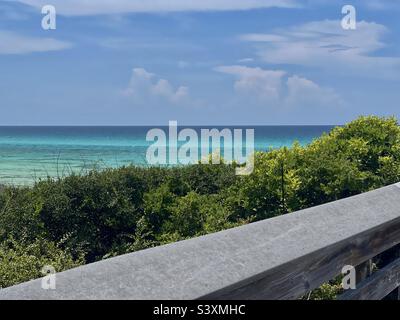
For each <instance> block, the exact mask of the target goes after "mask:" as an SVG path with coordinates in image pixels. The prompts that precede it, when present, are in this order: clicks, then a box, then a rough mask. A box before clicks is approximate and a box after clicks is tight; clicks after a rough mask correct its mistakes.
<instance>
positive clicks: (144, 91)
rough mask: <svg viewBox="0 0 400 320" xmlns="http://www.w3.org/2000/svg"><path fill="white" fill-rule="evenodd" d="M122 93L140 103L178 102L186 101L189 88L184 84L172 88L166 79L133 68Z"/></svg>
mask: <svg viewBox="0 0 400 320" xmlns="http://www.w3.org/2000/svg"><path fill="white" fill-rule="evenodd" d="M123 94H124V95H125V96H129V97H133V98H135V100H136V101H137V102H142V103H143V102H144V103H146V102H155V101H160V100H161V101H164V102H168V103H172V104H178V103H181V102H184V101H187V99H188V97H189V89H188V88H187V87H185V86H179V87H178V88H174V87H173V86H172V85H171V83H170V82H169V81H168V80H165V79H162V78H159V77H157V76H156V75H155V74H153V73H150V72H148V71H146V70H145V69H143V68H134V69H133V70H132V76H131V80H130V82H129V85H128V87H127V88H126V89H125V90H124V91H123Z"/></svg>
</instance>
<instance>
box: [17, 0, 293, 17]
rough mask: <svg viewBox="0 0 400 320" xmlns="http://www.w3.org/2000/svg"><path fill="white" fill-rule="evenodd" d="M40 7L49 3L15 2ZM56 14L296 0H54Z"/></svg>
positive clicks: (35, 0)
mask: <svg viewBox="0 0 400 320" xmlns="http://www.w3.org/2000/svg"><path fill="white" fill-rule="evenodd" d="M18 1H19V2H22V3H25V4H28V5H31V6H35V7H42V6H43V5H46V4H48V0H18ZM51 4H52V5H54V6H55V7H56V8H57V12H58V13H61V14H65V15H93V14H114V13H128V12H174V11H208V10H213V11H220V10H249V9H257V8H271V7H281V8H291V7H296V6H297V5H298V3H297V0H234V1H232V0H196V1H189V0H112V1H111V0H96V1H95V0H91V1H90V0H86V1H82V0H69V1H65V0H53V1H52V2H51Z"/></svg>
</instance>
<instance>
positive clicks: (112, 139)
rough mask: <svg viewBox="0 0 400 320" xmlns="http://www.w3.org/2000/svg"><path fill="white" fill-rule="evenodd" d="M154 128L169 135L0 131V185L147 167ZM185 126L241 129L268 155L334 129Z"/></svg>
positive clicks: (106, 129) (132, 130)
mask: <svg viewBox="0 0 400 320" xmlns="http://www.w3.org/2000/svg"><path fill="white" fill-rule="evenodd" d="M153 128H160V129H163V130H164V131H165V132H166V133H167V134H168V127H163V126H154V127H153V126H151V127H149V126H131V127H124V126H118V127H112V126H86V127H62V126H57V127H41V126H32V127H27V126H8V127H0V184H17V185H24V184H31V183H33V182H34V181H36V180H38V179H39V178H45V177H47V176H51V177H57V176H58V177H62V176H66V175H69V174H71V173H72V172H76V173H79V172H84V171H85V170H88V169H92V168H98V169H102V168H108V167H112V168H115V167H120V166H123V165H129V164H135V165H147V161H146V151H147V148H148V147H149V146H150V145H151V144H152V142H149V141H146V134H147V132H148V131H149V130H150V129H153ZM183 128H192V129H194V130H196V132H198V135H199V137H200V129H201V128H203V129H211V128H217V129H219V130H221V129H223V128H228V129H243V135H245V130H244V129H246V128H250V129H254V130H255V141H254V142H255V149H256V150H257V151H266V150H269V149H271V148H279V147H283V146H291V145H292V144H293V142H295V141H298V142H299V143H300V144H301V145H306V144H308V143H310V142H311V141H312V140H313V139H315V138H318V137H319V136H321V135H322V134H323V133H324V132H329V131H330V130H331V129H332V128H333V126H255V127H250V126H249V127H246V126H235V127H224V126H221V127H207V126H204V127H195V126H190V127H186V126H182V127H179V128H178V130H181V129H183ZM243 139H244V140H245V137H244V136H243Z"/></svg>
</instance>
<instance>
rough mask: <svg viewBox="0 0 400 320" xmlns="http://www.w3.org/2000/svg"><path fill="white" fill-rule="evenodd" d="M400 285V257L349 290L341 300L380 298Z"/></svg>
mask: <svg viewBox="0 0 400 320" xmlns="http://www.w3.org/2000/svg"><path fill="white" fill-rule="evenodd" d="M399 286H400V259H397V260H395V261H394V262H392V263H390V264H389V265H387V266H386V267H384V268H383V269H381V270H378V271H376V272H374V273H373V274H372V275H371V276H370V277H369V278H367V279H365V280H364V281H362V282H361V283H360V284H358V285H357V289H355V290H351V289H349V290H347V291H346V292H345V293H343V294H342V295H340V296H339V297H338V299H339V300H380V299H382V298H383V297H385V296H387V295H388V294H389V293H390V292H392V291H393V290H394V289H396V288H397V287H399Z"/></svg>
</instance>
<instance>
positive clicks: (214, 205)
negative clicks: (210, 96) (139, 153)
mask: <svg viewBox="0 0 400 320" xmlns="http://www.w3.org/2000/svg"><path fill="white" fill-rule="evenodd" d="M398 181H400V129H399V126H398V123H397V121H396V119H394V118H378V117H361V118H359V119H357V120H355V121H353V122H351V123H349V124H347V125H346V126H344V127H337V128H335V129H334V130H332V131H331V132H330V133H329V134H326V135H323V136H322V137H320V138H319V139H317V140H315V141H314V142H313V143H311V144H310V145H308V146H306V147H301V146H300V145H299V144H294V145H293V147H292V148H282V149H279V150H270V151H268V152H258V153H257V154H256V156H255V170H254V172H253V173H252V174H251V175H249V176H235V168H234V166H233V165H224V164H221V165H191V166H184V167H179V168H155V167H152V168H138V167H134V166H131V167H124V168H120V169H110V170H105V171H101V172H99V171H92V172H89V173H87V174H85V175H71V176H68V177H65V178H62V179H50V178H49V179H47V180H44V181H38V182H37V183H36V184H35V185H34V186H32V187H11V186H8V187H4V188H3V190H2V192H1V193H0V287H6V286H9V285H12V284H15V283H19V282H22V281H26V280H28V279H32V278H35V277H38V276H40V270H41V268H42V267H43V266H44V265H45V264H51V265H53V266H54V267H55V268H56V270H57V271H61V270H65V269H67V268H71V267H73V266H76V265H79V264H83V263H89V262H93V261H96V260H100V259H104V258H107V257H110V256H114V255H118V254H123V253H126V252H132V251H135V250H140V249H144V248H147V247H151V246H156V245H160V244H164V243H168V242H172V241H177V240H182V239H186V238H190V237H195V236H198V235H202V234H206V233H211V232H216V231H219V230H222V229H226V228H230V227H234V226H237V225H241V224H245V223H249V222H252V221H256V220H260V219H265V218H269V217H273V216H277V215H280V214H286V213H290V212H292V211H296V210H299V209H302V208H306V207H310V206H314V205H318V204H321V203H325V202H328V201H333V200H337V199H340V198H343V197H348V196H351V195H355V194H358V193H361V192H364V191H368V190H371V189H375V188H378V187H381V186H383V185H387V184H391V183H395V182H398Z"/></svg>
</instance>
